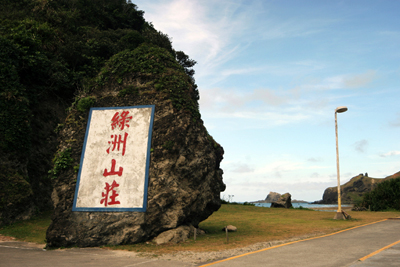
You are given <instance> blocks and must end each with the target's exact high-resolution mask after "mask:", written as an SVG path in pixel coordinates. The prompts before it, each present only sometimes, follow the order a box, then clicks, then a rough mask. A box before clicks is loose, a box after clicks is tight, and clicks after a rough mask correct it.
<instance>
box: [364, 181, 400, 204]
mask: <svg viewBox="0 0 400 267" xmlns="http://www.w3.org/2000/svg"><path fill="white" fill-rule="evenodd" d="M361 205H362V206H363V207H366V208H370V209H371V210H372V211H382V210H391V209H395V210H400V178H396V179H391V180H386V181H383V182H381V183H379V184H378V185H377V186H376V187H375V189H374V190H372V191H371V192H369V193H366V194H365V195H364V198H363V201H362V204H361Z"/></svg>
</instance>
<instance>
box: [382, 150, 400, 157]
mask: <svg viewBox="0 0 400 267" xmlns="http://www.w3.org/2000/svg"><path fill="white" fill-rule="evenodd" d="M397 155H400V151H389V152H387V153H383V154H381V155H380V156H381V157H383V158H385V157H391V156H397Z"/></svg>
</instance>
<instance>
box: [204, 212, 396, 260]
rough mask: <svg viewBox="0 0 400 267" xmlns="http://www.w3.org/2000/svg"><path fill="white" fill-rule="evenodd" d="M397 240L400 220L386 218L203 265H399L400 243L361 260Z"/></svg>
mask: <svg viewBox="0 0 400 267" xmlns="http://www.w3.org/2000/svg"><path fill="white" fill-rule="evenodd" d="M397 241H400V220H386V221H382V222H379V223H374V224H370V225H367V226H362V227H357V228H353V229H351V230H346V231H341V232H339V233H336V234H333V235H328V236H324V237H319V238H313V239H307V240H303V241H297V242H292V243H288V244H284V245H280V246H276V247H272V248H267V249H264V250H261V251H258V252H255V253H248V254H244V255H242V256H239V257H232V258H228V259H225V260H221V261H217V262H214V263H210V264H205V265H202V266H203V267H206V266H212V267H223V266H229V267H239V266H240V267H242V266H263V267H264V266H307V267H313V266H315V267H320V266H324V267H328V266H332V267H337V266H356V267H360V266H385V267H386V266H400V243H398V244H397V245H394V246H392V247H390V248H388V249H386V250H383V251H382V252H380V253H378V254H376V255H374V256H371V257H369V258H368V259H365V260H363V261H359V259H361V258H363V257H366V256H368V255H370V254H371V253H373V252H376V251H378V250H380V249H382V248H384V247H386V246H388V245H391V244H394V243H396V242H397Z"/></svg>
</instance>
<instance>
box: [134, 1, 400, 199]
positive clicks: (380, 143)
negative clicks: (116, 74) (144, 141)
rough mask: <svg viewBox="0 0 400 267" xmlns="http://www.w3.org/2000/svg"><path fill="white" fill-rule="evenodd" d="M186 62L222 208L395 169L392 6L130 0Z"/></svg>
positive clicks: (396, 61) (397, 66)
mask: <svg viewBox="0 0 400 267" xmlns="http://www.w3.org/2000/svg"><path fill="white" fill-rule="evenodd" d="M133 2H134V3H135V4H136V5H137V6H138V9H140V10H143V11H144V12H145V15H144V16H145V19H146V20H147V21H149V22H152V23H153V24H154V26H155V28H156V29H157V30H160V31H162V32H163V33H165V34H168V36H170V37H171V39H172V44H173V47H174V49H175V50H182V51H184V52H185V53H186V54H188V55H189V56H190V58H192V59H194V60H196V61H197V62H198V64H197V65H196V66H195V71H196V74H195V79H196V83H197V84H198V86H199V91H200V111H201V114H202V119H203V121H204V123H205V125H206V127H207V129H208V131H209V133H210V134H211V135H212V136H213V137H214V139H215V140H216V141H217V142H218V143H220V144H221V145H222V147H223V148H224V150H225V155H224V160H223V161H222V163H221V168H222V169H223V170H224V182H225V184H226V185H227V188H226V190H225V192H223V193H222V194H221V196H223V197H225V198H226V199H227V198H228V196H229V195H231V196H232V195H233V196H234V197H233V198H232V200H233V201H254V200H260V199H265V197H266V196H267V195H268V193H269V192H270V191H274V192H278V193H281V194H283V193H286V192H290V193H291V194H292V199H301V200H307V201H314V200H319V199H322V195H323V192H324V190H325V189H326V188H327V187H330V186H336V185H337V176H336V143H335V121H334V111H335V108H336V107H338V106H347V107H348V111H347V112H345V113H341V114H338V126H339V154H340V175H341V184H343V183H345V182H347V181H348V180H350V178H352V177H354V176H356V175H358V174H359V173H365V172H368V174H369V176H370V177H376V178H383V177H386V176H388V175H391V174H394V173H396V172H398V171H400V138H399V136H400V134H399V133H400V105H399V99H400V17H399V15H398V10H400V1H393V0H386V1H378V0H376V1H368V0H352V1H333V0H332V1H324V0H318V1H289V0H280V1H266V0H264V1H263V0H255V1H251V0H250V1H249V0H246V1H236V0H219V1H211V0H202V1H200V0H198V1H197V0H169V1H163V0H152V1H144V0H139V1H133Z"/></svg>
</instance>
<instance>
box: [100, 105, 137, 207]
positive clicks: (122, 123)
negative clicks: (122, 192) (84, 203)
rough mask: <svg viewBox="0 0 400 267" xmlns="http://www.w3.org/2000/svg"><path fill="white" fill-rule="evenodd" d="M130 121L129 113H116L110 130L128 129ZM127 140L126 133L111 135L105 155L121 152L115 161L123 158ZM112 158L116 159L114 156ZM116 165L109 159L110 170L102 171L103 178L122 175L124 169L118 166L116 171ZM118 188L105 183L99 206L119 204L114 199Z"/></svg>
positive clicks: (115, 184) (116, 184) (112, 184)
mask: <svg viewBox="0 0 400 267" xmlns="http://www.w3.org/2000/svg"><path fill="white" fill-rule="evenodd" d="M131 119H132V116H129V111H122V112H121V113H119V112H116V113H115V114H114V116H113V117H112V119H111V130H115V129H116V130H117V131H118V130H119V131H123V130H124V129H125V127H126V128H129V127H130V125H129V122H130V120H131ZM127 139H128V133H127V132H124V133H123V134H116V133H114V134H112V135H111V141H108V144H109V147H108V149H107V150H106V152H107V154H110V152H113V151H116V152H121V154H120V155H118V157H117V159H118V158H120V157H123V156H125V151H126V144H127ZM113 157H116V156H115V155H114V156H113ZM116 165H117V160H116V159H115V158H112V159H111V168H110V169H107V168H105V169H104V172H103V176H104V177H106V178H107V177H108V176H115V175H117V176H118V177H120V176H122V175H123V171H124V168H123V167H122V166H119V168H118V170H117V169H116ZM117 187H119V184H118V183H117V182H116V181H115V180H113V182H112V183H111V185H110V183H108V182H105V187H104V189H105V192H102V197H103V198H102V199H101V200H100V204H103V205H104V206H105V207H107V206H108V205H116V204H121V203H120V201H118V200H116V198H117V197H118V196H119V194H118V193H117V191H116V188H117Z"/></svg>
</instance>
